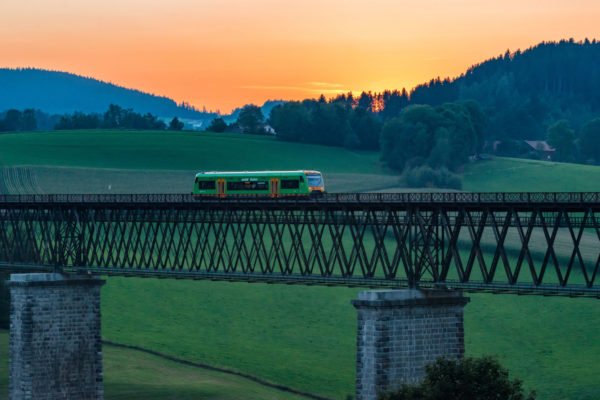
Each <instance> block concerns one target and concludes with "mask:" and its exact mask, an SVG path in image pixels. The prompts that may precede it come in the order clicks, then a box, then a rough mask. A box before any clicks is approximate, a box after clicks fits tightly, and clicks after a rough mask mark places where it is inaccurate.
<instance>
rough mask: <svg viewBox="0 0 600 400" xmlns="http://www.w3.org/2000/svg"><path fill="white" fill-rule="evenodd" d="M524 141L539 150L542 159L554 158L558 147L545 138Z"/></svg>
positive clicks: (533, 148)
mask: <svg viewBox="0 0 600 400" xmlns="http://www.w3.org/2000/svg"><path fill="white" fill-rule="evenodd" d="M524 142H525V143H526V144H527V145H528V146H529V147H530V148H531V149H532V150H534V151H535V152H537V153H538V154H539V155H540V156H541V158H542V159H544V160H552V158H553V157H554V153H555V152H556V149H555V148H554V147H552V146H550V145H549V144H548V142H546V141H545V140H524Z"/></svg>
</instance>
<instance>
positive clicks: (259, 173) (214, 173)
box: [196, 170, 321, 177]
mask: <svg viewBox="0 0 600 400" xmlns="http://www.w3.org/2000/svg"><path fill="white" fill-rule="evenodd" d="M320 173H321V172H319V171H314V170H294V171H202V172H198V173H197V174H196V176H197V177H198V176H224V177H227V176H288V175H304V174H320Z"/></svg>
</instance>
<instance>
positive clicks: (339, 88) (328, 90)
mask: <svg viewBox="0 0 600 400" xmlns="http://www.w3.org/2000/svg"><path fill="white" fill-rule="evenodd" d="M307 84H308V85H309V86H293V85H290V86H288V85H244V86H240V88H241V89H258V90H288V91H297V92H304V93H313V94H314V93H317V94H339V93H347V92H350V91H351V90H350V89H345V88H344V89H343V85H342V84H339V83H328V82H307Z"/></svg>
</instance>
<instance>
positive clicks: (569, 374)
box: [0, 132, 600, 400]
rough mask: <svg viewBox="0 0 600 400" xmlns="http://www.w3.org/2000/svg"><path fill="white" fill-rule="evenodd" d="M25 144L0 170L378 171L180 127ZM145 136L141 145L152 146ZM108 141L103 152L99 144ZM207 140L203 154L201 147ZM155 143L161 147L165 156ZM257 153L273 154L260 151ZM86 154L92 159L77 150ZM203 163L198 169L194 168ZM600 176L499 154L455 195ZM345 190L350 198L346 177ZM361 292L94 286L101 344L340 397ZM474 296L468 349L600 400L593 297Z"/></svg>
mask: <svg viewBox="0 0 600 400" xmlns="http://www.w3.org/2000/svg"><path fill="white" fill-rule="evenodd" d="M28 135H29V134H27V135H23V136H20V135H2V136H0V162H2V163H4V164H5V165H16V164H19V165H23V164H38V165H39V164H46V165H64V166H87V167H102V166H104V167H114V168H137V169H151V168H166V169H177V168H181V169H200V168H202V169H221V168H222V169H225V168H232V169H233V168H235V169H237V168H244V169H246V168H253V169H254V168H256V169H258V168H265V167H268V168H298V166H297V165H296V164H297V163H300V164H301V167H304V166H309V165H307V164H309V163H311V162H312V161H311V160H312V159H311V158H310V157H312V156H315V157H317V158H318V159H317V160H316V161H314V164H316V165H314V166H313V165H310V167H316V168H319V169H321V170H323V171H331V172H367V173H377V171H378V170H379V166H378V165H377V162H376V160H377V155H376V154H355V153H351V152H347V151H345V150H342V149H335V148H326V147H318V146H299V145H296V144H292V143H281V142H274V141H273V140H272V139H270V138H253V137H251V138H248V137H241V136H231V137H229V136H222V137H221V136H219V137H212V136H211V137H208V136H207V134H190V133H185V132H184V133H181V134H174V135H175V136H172V137H171V136H170V135H173V134H170V133H161V134H158V133H153V135H156V136H153V137H151V138H150V139H148V138H147V137H145V136H141V135H142V134H137V133H123V132H118V133H115V132H109V133H107V134H106V135H108V136H102V135H100V134H98V133H89V132H81V133H59V134H54V133H53V134H32V135H31V137H29V136H28ZM35 135H38V137H37V138H35V137H34V136H35ZM43 135H49V136H47V137H41V136H43ZM76 135H80V136H76ZM119 135H125V136H123V137H120V136H119ZM136 135H140V136H136ZM161 135H162V136H161ZM167 135H168V136H169V139H170V140H168V141H166V138H165V137H166V136H167ZM179 135H182V136H185V135H190V136H189V137H179ZM17 136H19V137H17ZM40 137H41V138H40ZM34 139H35V140H34ZM142 139H148V145H146V144H145V143H144V142H145V140H142ZM103 140H106V143H101V142H102V141H103ZM171 140H173V141H171ZM193 140H197V144H194V143H193ZM27 141H31V143H29V144H34V145H35V146H37V145H38V144H40V143H41V144H44V143H47V142H46V141H48V142H52V143H53V145H54V146H55V147H52V148H51V151H47V152H46V153H44V154H41V153H43V151H42V148H39V149H38V148H36V149H35V152H32V150H30V149H29V145H28V142H27ZM207 144H211V145H212V147H210V146H209V147H210V148H205V147H206V145H207ZM6 146H8V147H6ZM161 146H163V147H165V149H166V151H165V153H164V155H161V154H162V153H161V151H160V147H161ZM188 146H189V147H190V148H191V149H192V150H190V149H188V148H187V147H188ZM194 146H195V147H194ZM270 146H281V147H270ZM298 146H299V147H298ZM182 147H186V148H182ZM263 147H265V148H268V149H269V150H267V151H265V152H263V150H260V149H261V148H263ZM89 148H91V149H92V151H91V152H90V154H88V155H86V154H85V152H82V150H85V149H89ZM96 148H98V150H96ZM308 148H311V149H314V152H312V153H311V154H312V156H310V155H308V154H306V151H305V150H306V149H308ZM5 149H8V151H9V152H10V154H9V155H8V156H7V153H6V151H7V150H5ZM102 149H103V150H102ZM273 150H277V151H273ZM200 155H201V156H202V157H204V158H202V157H199V156H200ZM103 157H104V158H103ZM288 157H289V159H287V158H288ZM186 160H187V161H186ZM200 160H201V161H202V164H203V165H198V162H199V161H200ZM192 164H193V165H192ZM292 164H293V165H292ZM317 164H318V165H317ZM379 171H380V170H379ZM599 171H600V168H598V167H589V166H578V165H569V164H554V163H544V162H532V161H523V160H511V159H496V160H492V161H486V162H480V163H475V164H470V165H468V166H467V167H466V169H465V180H464V187H465V189H466V190H473V191H519V190H525V191H560V190H578V191H595V190H599V188H598V182H600V180H599V178H600V175H599V173H600V172H599ZM356 179H360V177H358V176H357V178H356ZM344 189H345V190H350V191H351V190H353V185H352V182H351V181H350V182H348V184H347V186H345V187H344ZM356 292H357V290H354V289H345V288H327V287H302V286H298V287H295V286H280V285H273V286H269V285H263V284H241V283H235V284H233V283H219V282H201V281H173V280H152V279H147V280H144V279H134V278H110V279H109V280H108V284H107V285H106V286H105V287H104V289H103V299H102V312H103V336H104V337H105V338H106V339H109V340H114V341H117V342H123V343H130V344H135V345H138V346H143V347H148V348H151V349H154V350H157V351H161V352H164V353H169V354H173V355H175V356H178V357H181V358H185V359H189V360H192V361H199V362H206V363H213V364H216V365H220V366H225V367H229V368H234V369H238V370H241V371H244V372H248V373H250V374H255V375H259V376H261V377H264V378H266V379H269V380H272V381H275V382H278V383H282V384H286V385H290V386H294V387H297V388H300V389H304V390H307V391H311V392H317V393H321V394H325V395H330V396H335V397H336V398H340V399H343V398H344V397H345V396H346V395H347V394H352V393H353V392H354V368H355V365H354V363H355V351H356V347H355V346H356V342H355V340H356V336H355V335H356V314H355V311H354V309H353V308H352V306H351V305H350V300H351V299H352V298H354V297H355V296H356ZM471 298H472V301H471V303H470V304H469V305H468V306H467V308H466V315H465V324H466V346H467V353H468V354H470V355H481V354H492V355H497V356H499V357H500V359H501V361H502V363H503V364H505V365H506V366H507V367H508V368H509V369H510V371H511V374H512V375H513V376H516V377H519V378H521V379H523V380H524V381H525V383H526V385H527V387H528V388H532V389H536V390H537V391H538V393H539V399H541V400H544V399H561V400H562V399H573V400H575V399H597V398H600V386H599V385H598V376H599V374H600V366H599V365H598V363H597V362H596V361H595V360H597V359H598V357H600V341H598V340H596V339H595V334H596V332H598V331H600V318H598V317H597V315H598V307H599V305H600V303H598V301H597V300H585V299H568V298H544V297H518V296H513V295H486V294H477V295H471ZM107 362H108V361H107ZM0 368H1V366H0ZM107 371H108V370H107ZM107 379H108V377H107ZM157 390H161V389H160V388H157ZM167 398H168V397H167Z"/></svg>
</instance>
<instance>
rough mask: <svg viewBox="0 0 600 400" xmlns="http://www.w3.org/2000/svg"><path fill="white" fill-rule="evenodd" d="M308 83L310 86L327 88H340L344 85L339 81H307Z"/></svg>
mask: <svg viewBox="0 0 600 400" xmlns="http://www.w3.org/2000/svg"><path fill="white" fill-rule="evenodd" d="M307 84H308V85H311V86H316V87H322V88H329V89H334V88H338V89H339V88H342V87H344V85H343V84H341V83H333V82H315V81H313V82H307Z"/></svg>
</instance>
